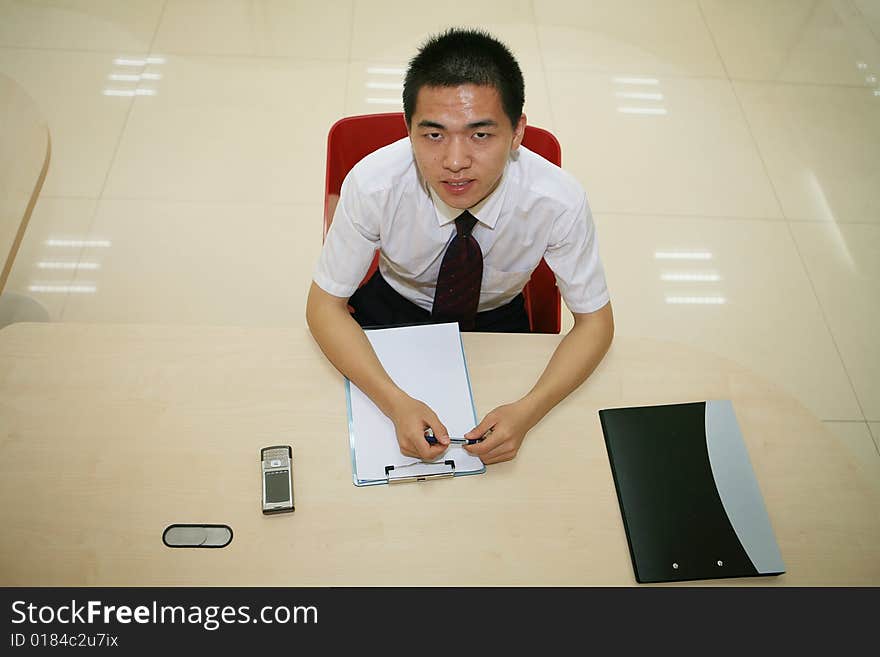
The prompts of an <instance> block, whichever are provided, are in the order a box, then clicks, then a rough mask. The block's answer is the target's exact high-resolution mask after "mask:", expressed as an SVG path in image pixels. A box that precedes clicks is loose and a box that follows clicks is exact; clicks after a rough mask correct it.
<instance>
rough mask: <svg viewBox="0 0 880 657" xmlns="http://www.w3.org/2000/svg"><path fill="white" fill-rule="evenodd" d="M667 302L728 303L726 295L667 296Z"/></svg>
mask: <svg viewBox="0 0 880 657" xmlns="http://www.w3.org/2000/svg"><path fill="white" fill-rule="evenodd" d="M666 303H671V304H684V305H707V306H718V305H721V304H724V303H727V299H725V298H724V297H666Z"/></svg>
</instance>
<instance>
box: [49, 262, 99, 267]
mask: <svg viewBox="0 0 880 657" xmlns="http://www.w3.org/2000/svg"><path fill="white" fill-rule="evenodd" d="M100 266H101V265H99V264H98V263H97V262H38V263H37V267H38V268H40V269H98V268H99V267H100Z"/></svg>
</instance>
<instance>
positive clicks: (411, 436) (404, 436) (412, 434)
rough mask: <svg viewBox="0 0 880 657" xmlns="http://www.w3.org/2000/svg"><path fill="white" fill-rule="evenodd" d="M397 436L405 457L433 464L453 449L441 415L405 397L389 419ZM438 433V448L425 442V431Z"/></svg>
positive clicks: (395, 406) (436, 434)
mask: <svg viewBox="0 0 880 657" xmlns="http://www.w3.org/2000/svg"><path fill="white" fill-rule="evenodd" d="M388 417H390V418H391V421H392V422H393V423H394V429H395V431H396V432H397V443H398V444H399V445H400V452H401V454H403V455H404V456H411V457H415V458H419V459H421V460H423V461H433V460H434V459H436V458H438V457H439V456H442V455H443V453H444V452H445V451H446V450H447V449H448V448H449V432H448V431H447V430H446V427H445V426H443V423H442V422H440V418H438V417H437V414H436V413H435V412H434V411H432V410H431V408H430V407H429V406H428V405H427V404H425V403H424V402H420V401H419V400H418V399H413V398H412V397H410V396H409V395H406V394H403V395H402V396H401V397H400V399H399V400H397V401H395V402H394V404H393V406H392V407H391V413H390V414H389V416H388ZM428 428H430V429H431V431H433V432H434V437H435V438H436V439H437V444H435V445H431V444H430V443H429V442H428V441H427V440H426V439H425V430H426V429H428Z"/></svg>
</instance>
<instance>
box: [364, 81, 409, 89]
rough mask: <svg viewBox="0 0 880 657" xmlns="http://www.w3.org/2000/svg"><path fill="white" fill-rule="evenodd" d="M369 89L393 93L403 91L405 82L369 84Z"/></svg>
mask: <svg viewBox="0 0 880 657" xmlns="http://www.w3.org/2000/svg"><path fill="white" fill-rule="evenodd" d="M367 89H390V90H392V91H402V90H403V82H399V83H398V82H367Z"/></svg>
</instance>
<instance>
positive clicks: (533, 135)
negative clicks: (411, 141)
mask: <svg viewBox="0 0 880 657" xmlns="http://www.w3.org/2000/svg"><path fill="white" fill-rule="evenodd" d="M406 135H407V130H406V123H405V121H404V118H403V113H402V112H391V113H388V114H364V115H362V116H349V117H346V118H344V119H340V120H339V121H337V122H336V123H334V124H333V127H331V128H330V133H329V135H328V136H327V175H326V179H325V189H324V237H325V238H326V237H327V231H328V230H329V229H330V223H331V222H332V221H333V213H334V212H335V211H336V204H337V203H338V201H339V191H340V190H341V189H342V181H343V180H344V179H345V176H346V175H347V174H348V172H349V171H350V170H351V168H352V167H353V166H354V165H355V164H357V163H358V162H359V161H360V160H361V159H363V158H364V157H365V156H366V155H369V154H370V153H372V152H373V151H375V150H378V149H379V148H382V147H383V146H387V145H388V144H391V143H393V142H395V141H397V140H398V139H402V138H403V137H406ZM522 143H523V146H525V147H526V148H528V149H529V150H531V151H534V152H535V153H538V154H539V155H541V156H543V157H544V158H545V159H547V160H549V161H550V162H552V163H553V164H555V165H556V166H561V165H562V149H561V147H560V146H559V142H558V141H557V139H556V137H554V136H553V135H552V134H551V133H549V132H547V131H546V130H543V129H542V128H535V127H533V126H530V125H529V126H526V134H525V136H524V138H523V141H522ZM378 266H379V252H378V251H377V252H376V257H375V258H373V263H372V264H371V265H370V270H369V271H368V272H367V275H366V276H365V277H364V280H363V281H362V282H361V285H363V284H364V283H366V282H367V280H369V278H370V276H372V275H373V273H374V272H375V271H376V268H377V267H378ZM523 297H524V298H525V305H526V312H527V313H528V316H529V325H530V327H531V330H532V333H559V331H560V329H561V328H562V306H561V302H562V297H561V295H560V294H559V288H558V287H556V277H555V276H554V275H553V272H552V271H551V270H550V267H548V266H547V263H546V262H544V260H543V259H541V262H540V264H539V265H538V267H537V269H535V271H534V272H532V277H531V279H529V282H528V283H527V284H526V286H525V289H524V290H523Z"/></svg>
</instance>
